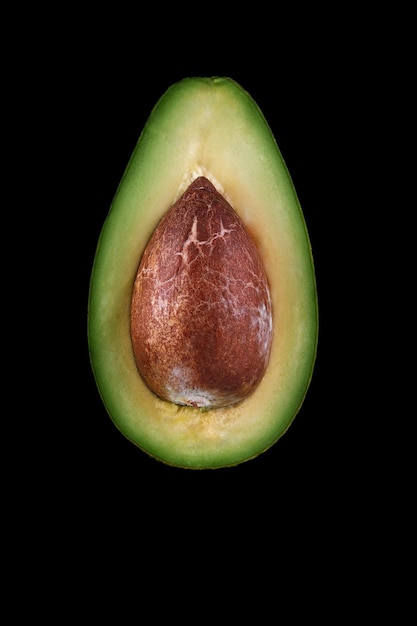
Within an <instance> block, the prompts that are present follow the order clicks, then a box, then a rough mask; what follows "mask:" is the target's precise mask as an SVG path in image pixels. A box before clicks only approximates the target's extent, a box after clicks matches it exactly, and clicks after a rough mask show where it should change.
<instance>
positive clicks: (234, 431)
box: [88, 78, 318, 469]
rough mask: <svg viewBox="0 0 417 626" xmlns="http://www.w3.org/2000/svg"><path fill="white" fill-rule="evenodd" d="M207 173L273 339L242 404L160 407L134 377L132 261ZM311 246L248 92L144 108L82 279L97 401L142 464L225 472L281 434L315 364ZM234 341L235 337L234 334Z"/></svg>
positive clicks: (193, 93) (179, 86)
mask: <svg viewBox="0 0 417 626" xmlns="http://www.w3.org/2000/svg"><path fill="white" fill-rule="evenodd" d="M200 175H203V176H205V177H207V178H208V179H209V180H210V181H211V182H212V183H213V184H214V185H215V186H216V188H217V189H218V190H219V191H220V192H221V193H222V194H223V195H224V197H225V198H226V199H227V200H228V202H230V204H231V205H232V206H233V208H234V209H235V211H236V212H237V213H238V214H239V215H240V217H241V218H242V220H243V221H244V223H245V225H246V227H247V228H248V230H249V231H250V232H251V234H252V235H253V237H254V239H255V242H256V244H257V246H258V249H259V252H260V255H261V258H262V261H263V264H264V268H265V271H266V274H267V277H268V281H269V286H270V291H271V298H272V311H273V324H274V337H273V343H272V351H271V357H270V361H269V365H268V368H267V370H266V373H265V375H264V377H263V379H262V381H261V383H260V384H259V386H258V387H257V388H256V390H255V391H254V392H253V394H252V395H250V396H249V397H248V398H247V399H245V400H243V401H242V402H240V403H238V404H234V405H230V406H228V407H223V408H218V409H211V410H202V409H197V408H193V407H182V406H177V405H175V404H172V403H170V402H167V401H164V400H160V399H159V398H158V397H157V396H155V395H154V394H153V393H152V392H151V391H150V390H149V389H148V387H147V386H146V385H145V383H144V382H143V381H142V379H141V377H140V375H139V374H138V370H137V368H136V364H135V360H134V355H133V350H132V344H131V336H130V317H129V313H130V302H131V297H132V288H133V284H134V280H135V276H136V272H137V269H138V265H139V262H140V259H141V256H142V253H143V251H144V249H145V247H146V244H147V242H148V240H149V238H150V236H151V234H152V232H153V231H154V229H155V228H156V226H157V224H158V222H159V220H160V218H161V217H162V216H163V215H164V214H165V213H166V211H168V210H169V208H170V207H171V206H172V204H173V203H174V202H175V200H176V199H177V198H178V197H179V196H180V195H181V194H182V193H183V191H184V190H185V189H186V188H187V187H188V185H189V184H190V183H191V182H192V181H193V180H194V179H195V178H196V177H197V176H200ZM317 334H318V310H317V292H316V281H315V274H314V265H313V259H312V254H311V247H310V242H309V238H308V233H307V230H306V226H305V221H304V217H303V214H302V211H301V208H300V205H299V202H298V199H297V196H296V192H295V190H294V187H293V184H292V181H291V178H290V176H289V173H288V171H287V168H286V166H285V163H284V161H283V158H282V156H281V154H280V151H279V149H278V147H277V144H276V141H275V139H274V137H273V135H272V132H271V130H270V128H269V126H268V124H267V122H266V120H265V118H264V116H263V114H262V113H261V111H260V109H259V107H258V106H257V104H256V103H255V102H254V100H253V99H252V98H251V96H250V95H249V94H248V93H247V92H246V91H245V90H244V89H243V88H242V87H241V86H240V85H238V84H237V83H236V82H234V81H233V80H231V79H229V78H187V79H184V80H182V81H180V82H178V83H176V84H174V85H173V86H172V87H170V88H169V89H168V91H167V92H166V93H165V94H164V95H163V96H162V98H161V99H160V100H159V102H158V103H157V104H156V106H155V108H154V110H153V111H152V113H151V115H150V117H149V119H148V121H147V123H146V125H145V127H144V129H143V132H142V134H141V136H140V138H139V141H138V143H137V146H136V148H135V150H134V152H133V154H132V157H131V159H130V161H129V163H128V166H127V168H126V171H125V173H124V176H123V178H122V181H121V183H120V185H119V188H118V190H117V193H116V195H115V198H114V200H113V203H112V206H111V208H110V212H109V215H108V217H107V219H106V221H105V224H104V226H103V229H102V232H101V235H100V239H99V243H98V247H97V251H96V256H95V260H94V265H93V271H92V276H91V284H90V294H89V310H88V341H89V350H90V359H91V364H92V368H93V372H94V376H95V379H96V382H97V386H98V389H99V392H100V395H101V397H102V400H103V403H104V405H105V407H106V409H107V411H108V413H109V415H110V417H111V418H112V420H113V421H114V423H115V424H116V426H117V427H118V428H119V429H120V431H121V432H122V433H123V434H124V435H125V436H126V437H127V438H128V439H129V440H131V441H132V442H133V443H134V444H136V445H137V446H138V447H139V448H141V449H142V450H143V451H145V452H146V453H148V454H149V455H150V456H152V457H154V458H156V459H158V460H160V461H162V462H164V463H167V464H169V465H175V466H178V467H184V468H194V469H204V468H219V467H226V466H230V465H236V464H238V463H241V462H243V461H247V460H248V459H251V458H253V457H256V456H257V455H259V454H260V453H261V452H263V451H265V450H266V449H267V448H269V447H270V446H271V445H273V444H274V443H275V442H276V441H277V440H278V439H279V437H280V436H281V435H282V434H283V433H284V432H285V431H286V430H287V428H288V427H289V425H290V424H291V422H292V420H293V419H294V417H295V415H296V414H297V412H298V410H299V408H300V406H301V404H302V402H303V399H304V397H305V394H306V392H307V389H308V386H309V383H310V380H311V376H312V372H313V367H314V361H315V356H316V347H317ZM242 340H243V341H244V337H243V338H242Z"/></svg>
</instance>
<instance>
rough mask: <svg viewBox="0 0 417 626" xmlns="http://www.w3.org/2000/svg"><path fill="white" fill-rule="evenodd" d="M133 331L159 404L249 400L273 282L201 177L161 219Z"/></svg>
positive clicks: (265, 345)
mask: <svg viewBox="0 0 417 626" xmlns="http://www.w3.org/2000/svg"><path fill="white" fill-rule="evenodd" d="M130 330H131V339H132V347H133V352H134V356H135V361H136V366H137V369H138V371H139V373H140V375H141V377H142V378H143V380H144V381H145V383H146V384H147V386H148V387H149V388H150V389H151V390H152V391H153V392H154V393H155V394H156V395H158V396H159V397H160V398H162V399H164V400H167V401H169V402H173V403H175V404H179V405H188V406H194V407H201V408H218V407H222V406H227V405H230V404H234V403H236V402H239V401H241V400H243V399H244V398H246V397H247V396H248V395H249V394H250V393H251V392H252V391H253V390H254V389H255V388H256V387H257V385H258V384H259V382H260V380H261V379H262V377H263V375H264V373H265V370H266V368H267V365H268V361H269V357H270V351H271V343H272V334H273V326H272V308H271V297H270V292H269V285H268V280H267V276H266V274H265V270H264V268H263V264H262V261H261V258H260V255H259V252H258V249H257V247H256V244H255V241H254V240H253V238H252V236H251V234H250V233H249V231H248V230H247V228H246V226H245V225H244V223H243V222H242V220H241V218H240V217H239V216H238V214H237V213H236V211H235V210H234V209H233V207H232V206H231V205H230V204H229V203H228V202H227V201H226V199H225V198H224V197H223V196H222V194H220V193H219V192H218V191H217V190H216V188H215V187H214V185H213V184H212V183H211V182H210V181H209V180H208V179H207V178H205V177H204V176H199V177H198V178H196V179H195V180H194V181H193V182H192V183H191V184H190V185H189V187H188V188H187V189H186V191H185V192H184V193H183V194H182V196H181V197H180V198H179V199H178V200H177V201H176V202H175V203H174V204H173V206H172V207H171V208H170V209H169V210H168V212H167V213H166V214H165V215H164V216H163V218H162V219H161V221H160V222H159V224H158V225H157V227H156V229H155V231H154V232H153V234H152V236H151V238H150V240H149V242H148V244H147V246H146V248H145V251H144V253H143V255H142V259H141V261H140V264H139V268H138V271H137V275H136V279H135V282H134V286H133V292H132V300H131V309H130Z"/></svg>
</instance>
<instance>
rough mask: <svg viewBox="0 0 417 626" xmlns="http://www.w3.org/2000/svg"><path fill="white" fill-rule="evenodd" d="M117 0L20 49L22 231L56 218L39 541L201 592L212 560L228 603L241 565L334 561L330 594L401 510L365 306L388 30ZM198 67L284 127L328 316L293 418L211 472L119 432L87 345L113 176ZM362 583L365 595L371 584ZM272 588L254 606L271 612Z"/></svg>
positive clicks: (40, 447)
mask: <svg viewBox="0 0 417 626" xmlns="http://www.w3.org/2000/svg"><path fill="white" fill-rule="evenodd" d="M103 11H105V9H101V10H100V15H93V14H91V15H86V14H84V13H82V14H77V15H74V14H70V12H69V13H68V15H66V14H65V15H64V14H63V15H60V16H59V17H58V16H52V17H51V16H50V20H52V21H50V30H49V29H47V30H48V33H47V36H45V37H41V36H39V39H38V40H37V41H36V45H35V46H34V50H35V51H36V53H34V54H30V53H29V51H28V53H27V55H26V56H25V58H24V61H23V62H22V73H21V82H22V95H21V96H20V98H19V101H20V103H21V104H26V107H25V108H24V109H20V111H25V113H24V114H23V113H22V112H21V113H20V114H19V115H20V119H21V124H20V128H23V129H24V131H23V133H22V137H21V138H20V139H17V140H16V143H17V144H18V150H19V153H20V154H19V158H18V160H17V162H18V163H19V164H20V166H19V167H20V168H24V167H25V166H26V165H27V164H28V163H29V164H30V168H28V170H30V175H29V174H28V179H29V178H30V177H31V176H33V180H32V178H30V180H26V179H25V185H26V187H30V195H31V198H32V205H31V211H29V212H28V214H29V216H28V223H27V224H26V231H27V232H28V233H29V236H30V234H31V220H33V225H34V227H36V228H37V229H38V232H39V230H41V231H42V236H39V235H38V236H37V237H30V239H31V241H32V245H33V248H34V250H33V254H32V253H30V254H29V258H28V262H27V271H28V273H29V274H30V275H31V276H32V277H33V276H34V277H35V279H36V280H35V291H34V292H33V294H32V292H31V293H30V303H31V307H32V309H33V310H34V316H35V317H34V319H36V323H35V322H34V320H32V321H31V328H30V329H28V328H25V332H26V334H25V335H24V336H25V337H26V339H25V341H24V346H23V350H24V355H25V357H24V361H25V363H26V364H25V370H26V372H27V377H28V381H29V383H28V389H27V393H24V394H22V396H25V395H26V396H27V399H28V400H29V405H30V409H29V410H28V411H26V412H25V413H26V415H27V417H28V421H29V424H27V425H26V424H25V426H24V433H22V432H21V433H19V437H18V439H17V441H18V444H17V451H16V452H15V453H14V463H15V466H14V468H15V470H16V471H15V472H14V473H16V474H18V472H19V468H20V472H21V474H20V476H21V479H22V490H21V491H19V492H18V493H19V498H20V500H21V503H23V507H24V510H25V513H24V515H23V518H25V519H29V520H31V522H30V523H29V524H28V528H27V533H28V537H29V540H28V545H29V544H31V545H32V546H33V545H34V544H36V543H39V541H40V540H39V536H38V535H37V531H36V530H34V528H35V525H34V520H37V521H38V522H39V524H40V526H41V527H42V529H43V532H42V537H43V539H42V540H41V543H42V542H46V543H47V544H48V545H51V543H52V544H53V545H55V544H56V546H57V554H59V557H58V556H57V561H56V567H58V568H60V567H61V565H62V561H64V562H65V563H66V562H67V561H68V562H71V561H72V562H73V563H74V562H77V564H79V565H80V567H79V568H77V571H80V570H82V568H83V566H84V567H87V568H88V567H89V566H90V564H92V563H94V565H95V566H96V565H97V563H98V564H99V565H100V564H103V567H105V565H106V564H107V562H108V560H109V559H110V558H113V557H114V556H115V555H118V556H120V555H121V556H122V557H123V558H124V559H125V560H126V561H127V562H128V563H129V564H130V567H131V568H134V569H135V570H136V569H139V570H140V571H141V572H144V571H146V572H147V573H148V574H147V580H148V582H147V584H149V585H150V586H152V585H153V584H155V585H157V584H158V582H160V581H159V577H160V574H158V575H157V574H156V573H153V574H152V575H151V574H150V573H149V572H151V571H152V572H153V571H154V570H153V569H152V568H153V567H156V569H157V571H158V572H161V571H162V572H163V574H164V577H166V576H168V578H169V579H173V578H175V576H176V571H177V570H179V569H181V570H182V574H181V575H182V576H184V575H185V576H186V580H187V582H188V584H189V585H192V583H193V585H192V586H193V589H194V592H195V587H197V586H198V577H199V575H202V574H203V573H207V571H211V570H210V568H214V570H213V571H215V572H216V585H217V594H219V593H220V595H222V594H223V597H229V599H230V589H229V588H228V584H229V580H230V579H231V578H233V580H234V581H236V580H239V584H241V585H242V586H241V587H240V592H239V594H240V595H239V597H240V600H237V601H240V602H241V601H242V597H243V596H245V598H246V587H245V586H244V581H245V578H246V575H247V573H248V569H250V570H251V573H252V574H253V573H254V571H255V572H256V575H258V574H259V575H262V576H263V577H266V580H267V581H268V580H269V582H271V579H270V576H269V574H268V573H266V570H265V564H266V563H269V566H268V567H269V569H268V572H269V573H271V571H273V572H274V573H276V574H277V575H280V576H283V578H286V577H288V578H289V579H290V580H291V581H294V582H295V584H296V586H297V581H300V579H301V578H303V577H304V576H306V577H307V578H310V577H314V576H316V575H317V570H319V569H320V568H321V571H322V573H323V572H326V575H328V574H330V577H329V579H328V580H327V583H326V584H330V585H331V586H332V593H333V594H338V593H340V594H341V595H343V592H342V590H341V589H340V588H339V584H338V577H337V575H335V577H334V578H333V580H332V573H333V572H340V571H341V569H343V568H344V567H345V566H346V567H349V565H348V564H349V563H350V564H351V565H352V564H353V565H354V566H355V567H356V566H357V564H358V562H359V563H360V564H361V568H362V571H363V570H366V569H367V566H368V563H370V562H371V561H373V564H375V559H376V560H378V559H379V558H380V557H379V553H378V546H377V540H376V539H375V535H374V524H375V517H376V516H375V514H374V510H375V507H376V508H377V510H381V508H382V509H383V508H384V506H385V505H384V504H382V507H381V494H383V493H385V490H386V489H387V488H388V487H387V485H388V482H387V476H388V475H389V474H390V463H391V462H390V460H389V455H388V461H387V457H385V459H384V462H382V461H381V457H380V456H379V455H378V454H377V452H378V443H377V433H378V428H377V420H378V419H379V416H378V415H375V409H374V399H375V397H376V396H377V395H378V385H379V381H378V380H376V379H375V378H372V376H371V377H370V376H369V369H370V365H369V363H370V356H369V354H370V352H371V350H369V342H371V341H374V340H373V339H372V338H371V337H370V329H371V327H372V322H373V316H372V314H371V312H370V310H369V309H368V306H367V304H366V298H369V291H370V290H371V291H372V281H369V280H368V277H371V276H372V263H371V267H369V266H368V265H366V264H364V258H365V257H364V255H363V251H364V249H365V248H366V239H367V235H366V232H365V231H366V226H365V225H366V223H367V222H369V221H370V220H372V219H373V216H374V213H375V211H376V208H375V206H374V205H373V204H372V202H370V197H371V195H372V190H373V186H374V180H375V178H374V177H375V172H374V171H372V168H371V167H370V163H372V158H373V155H372V151H371V146H372V149H375V146H374V137H375V135H376V132H375V127H374V125H375V116H374V113H375V109H374V102H375V92H378V91H379V89H380V83H379V77H380V75H381V73H382V70H383V69H384V68H386V56H385V51H384V50H383V49H382V48H381V46H380V44H379V42H378V41H376V42H374V45H373V46H372V47H371V48H370V49H368V46H367V42H368V34H369V29H370V28H371V25H370V24H364V22H363V20H361V21H356V20H352V21H351V22H350V23H349V22H348V23H346V20H343V23H342V20H341V18H337V19H336V18H335V17H334V16H333V17H332V19H331V21H330V22H329V21H328V16H327V17H326V20H327V21H325V22H324V21H322V18H323V17H324V15H320V14H319V13H318V10H317V8H316V9H315V10H314V11H312V12H311V15H306V14H305V10H304V13H303V15H302V16H301V14H298V13H297V11H294V14H293V15H289V16H283V15H281V13H280V12H279V11H278V15H276V16H275V19H274V20H273V19H272V18H271V19H270V16H268V15H265V13H262V14H259V15H258V14H257V15H254V16H253V15H244V16H240V17H238V16H235V15H234V16H233V17H232V15H231V14H230V16H229V22H226V21H225V16H223V15H221V16H220V15H219V14H218V13H217V12H214V13H213V12H205V11H201V12H200V11H195V12H191V13H190V14H189V15H188V17H187V20H186V21H184V20H183V19H182V16H181V15H179V14H178V8H177V10H176V11H175V12H174V13H175V14H173V15H167V13H166V9H164V10H161V15H160V16H155V15H154V16H151V15H150V14H148V15H147V16H146V17H144V16H140V15H138V13H134V12H133V13H132V11H131V10H129V11H123V10H120V11H114V9H113V10H112V12H110V13H109V14H107V15H103ZM345 17H346V16H345ZM300 19H301V21H302V24H300V21H299V20H300ZM310 20H313V21H314V20H315V27H314V28H311V27H310ZM300 29H301V30H300ZM303 29H304V30H303ZM365 52H366V53H365ZM197 75H200V76H213V75H220V76H230V77H231V78H233V79H234V80H236V81H237V82H239V83H240V84H241V85H242V87H244V88H245V89H246V90H247V91H248V92H249V93H250V94H251V95H252V97H253V98H254V99H255V100H256V102H257V103H258V105H259V106H260V108H261V110H262V111H263V113H264V115H265V117H266V119H267V121H268V123H269V125H270V126H271V129H272V131H273V133H274V135H275V137H276V140H277V142H278V145H279V147H280V149H281V152H282V154H283V156H284V159H285V161H286V164H287V166H288V169H289V171H290V174H291V176H292V179H293V182H294V185H295V188H296V190H297V193H298V196H299V199H300V203H301V206H302V208H303V212H304V216H305V219H306V223H307V227H308V231H309V235H310V240H311V244H312V249H313V256H314V260H315V267H316V276H317V287H318V296H319V317H320V330H319V343H318V353H317V360H316V366H315V369H314V373H313V378H312V381H311V385H310V388H309V390H308V393H307V396H306V398H305V401H304V403H303V405H302V408H301V410H300V411H299V414H298V415H297V417H296V419H295V421H294V422H293V424H292V425H291V427H290V429H289V430H288V432H287V433H286V434H285V435H284V436H283V437H282V438H281V439H280V440H279V441H278V442H277V443H276V444H275V445H274V446H273V447H272V448H271V449H269V450H268V451H266V452H265V453H263V454H262V455H260V456H259V457H257V458H256V459H253V460H251V461H248V462H247V463H243V464H241V465H239V466H237V467H232V468H227V469H221V470H204V471H192V470H183V469H178V468H172V467H168V466H166V465H163V464H162V463H159V462H157V461H155V460H153V459H151V458H149V457H148V456H147V455H146V454H145V453H144V452H142V451H140V450H139V449H138V448H136V447H135V446H134V445H133V444H132V443H130V442H129V441H127V440H126V439H125V438H124V437H123V435H122V434H120V433H119V431H118V430H117V429H116V427H115V426H114V425H113V423H112V422H111V420H110V418H109V416H108V415H107V413H106V411H105V409H104V406H103V404H102V402H101V400H100V397H99V394H98V391H97V388H96V386H95V382H94V378H93V374H92V371H91V368H90V363H89V358H88V345H87V303H88V288H89V280H90V274H91V269H92V264H93V259H94V254H95V248H96V245H97V240H98V237H99V234H100V230H101V227H102V225H103V222H104V220H105V218H106V215H107V213H108V211H109V208H110V205H111V202H112V199H113V196H114V194H115V192H116V188H117V185H118V183H119V181H120V179H121V176H122V174H123V171H124V169H125V167H126V164H127V162H128V159H129V157H130V155H131V153H132V150H133V149H134V146H135V144H136V141H137V139H138V137H139V134H140V132H141V130H142V128H143V126H144V124H145V122H146V120H147V117H148V115H149V114H150V111H151V109H152V107H153V106H154V105H155V103H156V101H157V100H158V99H159V97H160V96H161V95H162V94H163V93H164V91H165V90H166V89H167V88H168V87H169V86H170V85H171V84H172V83H174V82H176V81H177V80H180V79H181V78H184V77H187V76H197ZM388 80H389V78H388ZM27 103H30V105H29V106H28V104H27ZM162 175H163V173H161V176H162ZM352 215H353V216H354V219H353V218H352ZM359 278H360V280H359ZM358 294H360V297H359V296H358ZM27 301H28V297H27V296H26V292H25V302H26V303H27ZM359 303H360V304H359ZM34 326H35V328H34ZM364 332H365V333H366V342H364V341H363V333H364ZM361 333H362V334H361ZM29 339H30V359H29V361H28V360H27V356H26V355H27V353H28V342H29ZM25 399H26V398H25ZM22 401H23V398H22ZM18 428H21V429H22V430H23V428H22V427H21V424H20V422H19V423H18ZM387 463H388V466H387ZM22 468H23V469H22ZM382 501H384V498H382ZM52 537H53V539H51V538H52ZM358 541H359V543H360V542H362V544H361V545H363V542H364V541H365V544H366V546H367V547H366V550H365V552H364V551H363V550H362V551H359V550H358V545H359V544H358ZM63 555H64V556H63ZM86 561H87V563H88V565H87V566H86V565H85V563H86ZM283 563H285V565H284V564H283ZM83 564H84V565H83ZM271 568H272V569H271ZM51 569H52V570H53V565H51ZM183 569H185V570H186V574H184V571H183ZM113 576H114V577H115V578H117V575H116V574H115V572H114V571H113ZM249 578H250V577H249ZM195 579H197V581H196V580H195ZM248 584H249V592H248V599H247V602H250V599H249V598H250V583H249V582H248ZM206 585H207V582H206ZM206 590H207V587H206ZM356 591H357V594H359V596H360V595H361V594H365V583H364V586H363V587H361V588H360V589H357V590H356ZM184 593H185V594H187V593H188V591H187V590H184ZM201 593H202V595H204V594H203V592H201ZM274 594H275V595H274ZM276 594H277V591H276V589H275V590H274V591H273V593H272V595H269V593H267V592H265V597H263V598H261V599H260V600H259V597H258V600H256V602H259V603H260V605H261V606H265V607H270V603H272V602H275V601H276V600H277V595H276ZM278 596H279V594H278ZM333 597H334V596H333ZM278 599H279V597H278ZM310 601H311V599H310ZM316 601H318V600H317V598H316ZM297 606H298V605H297V604H296V603H295V604H294V605H293V607H292V608H293V611H296V610H297ZM258 609H259V606H258Z"/></svg>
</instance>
